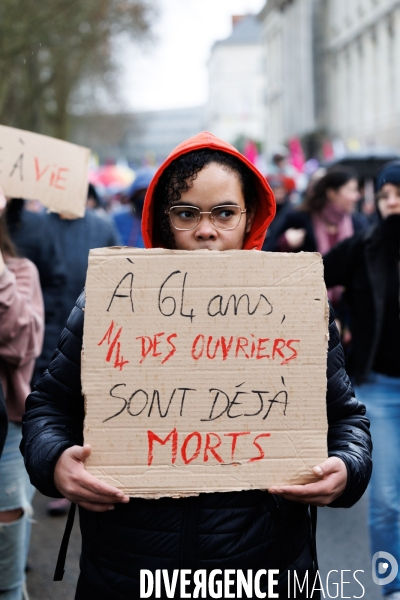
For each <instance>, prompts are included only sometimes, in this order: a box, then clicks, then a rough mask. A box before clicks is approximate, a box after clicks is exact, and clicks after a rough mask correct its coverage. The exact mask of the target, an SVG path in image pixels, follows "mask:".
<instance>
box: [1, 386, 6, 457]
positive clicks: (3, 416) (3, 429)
mask: <svg viewBox="0 0 400 600" xmlns="http://www.w3.org/2000/svg"><path fill="white" fill-rule="evenodd" d="M7 431H8V417H7V408H6V401H5V398H4V392H3V386H2V385H1V381H0V458H1V453H2V452H3V448H4V442H5V441H6V437H7Z"/></svg>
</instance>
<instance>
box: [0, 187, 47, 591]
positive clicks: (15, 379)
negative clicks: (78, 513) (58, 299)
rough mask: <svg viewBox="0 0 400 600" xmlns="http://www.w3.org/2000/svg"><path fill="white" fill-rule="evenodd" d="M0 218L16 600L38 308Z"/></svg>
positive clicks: (2, 582) (3, 533)
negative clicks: (24, 440)
mask: <svg viewBox="0 0 400 600" xmlns="http://www.w3.org/2000/svg"><path fill="white" fill-rule="evenodd" d="M1 200H2V207H1V211H2V215H1V216H0V380H1V382H2V385H3V388H4V397H5V400H6V406H7V413H8V420H9V424H8V433H7V437H6V440H5V445H4V450H3V455H2V457H1V460H0V597H1V598H4V600H21V598H22V594H23V590H24V586H25V565H26V560H27V555H28V549H29V538H30V527H31V526H30V521H29V518H30V515H31V513H32V507H31V501H32V497H33V493H34V488H33V486H32V485H31V484H30V482H29V478H28V474H27V472H26V470H25V467H24V462H23V460H22V456H21V453H20V450H19V444H20V441H21V434H22V429H21V421H22V415H23V413H24V410H25V398H26V396H27V395H28V394H29V392H30V381H31V377H32V373H33V368H34V365H35V360H36V358H37V357H38V356H39V354H40V352H41V349H42V342H43V332H44V305H43V298H42V293H41V289H40V282H39V275H38V271H37V269H36V267H35V265H34V264H33V263H32V262H31V261H29V260H27V259H26V258H18V256H17V253H16V250H15V248H14V246H13V244H12V242H11V239H10V237H9V234H8V231H7V225H6V219H5V215H4V208H5V204H6V202H5V198H4V195H3V194H1Z"/></svg>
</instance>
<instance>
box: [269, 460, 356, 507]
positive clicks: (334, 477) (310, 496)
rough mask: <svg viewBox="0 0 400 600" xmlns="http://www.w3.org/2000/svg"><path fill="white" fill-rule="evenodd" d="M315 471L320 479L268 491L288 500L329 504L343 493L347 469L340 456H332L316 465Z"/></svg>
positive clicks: (318, 504) (322, 504)
mask: <svg viewBox="0 0 400 600" xmlns="http://www.w3.org/2000/svg"><path fill="white" fill-rule="evenodd" d="M313 473H314V475H316V476H317V477H319V478H320V481H317V482H315V483H307V484H305V485H282V486H279V487H278V488H271V489H269V490H268V491H269V493H270V494H276V495H277V496H282V497H283V498H286V500H293V501H294V502H301V503H302V504H316V505H317V506H327V505H328V504H330V503H331V502H333V501H334V500H336V498H338V497H339V496H340V495H341V494H343V492H344V489H345V487H346V483H347V469H346V465H345V464H344V462H343V461H342V460H341V459H340V458H338V457H337V456H331V457H330V458H328V459H327V460H325V461H324V462H323V463H321V464H320V465H318V466H317V467H314V468H313Z"/></svg>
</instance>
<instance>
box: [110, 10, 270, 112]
mask: <svg viewBox="0 0 400 600" xmlns="http://www.w3.org/2000/svg"><path fill="white" fill-rule="evenodd" d="M264 4H265V0H158V5H159V7H160V8H159V17H158V20H157V22H156V23H155V25H154V28H153V31H154V36H155V38H156V39H155V41H154V42H153V43H147V44H146V46H145V47H144V48H143V47H141V48H138V47H137V46H134V45H133V44H126V43H124V44H123V48H121V49H120V51H119V56H120V58H119V62H120V64H121V78H120V81H121V83H122V86H121V88H122V89H121V95H122V100H123V103H124V105H125V107H126V108H127V109H128V110H130V109H131V110H158V109H163V108H181V107H186V106H199V105H201V104H204V103H205V102H206V100H207V66H206V65H207V60H208V58H209V55H210V49H211V46H212V44H213V43H214V42H215V41H216V40H220V39H224V38H226V37H228V36H229V35H230V33H231V31H232V25H231V16H232V15H233V14H246V13H257V12H259V11H260V10H261V8H262V7H263V6H264Z"/></svg>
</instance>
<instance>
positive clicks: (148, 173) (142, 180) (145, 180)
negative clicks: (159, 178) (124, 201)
mask: <svg viewBox="0 0 400 600" xmlns="http://www.w3.org/2000/svg"><path fill="white" fill-rule="evenodd" d="M155 172H156V168H155V167H142V168H140V169H138V171H137V173H136V177H135V179H134V181H133V183H132V184H131V185H130V186H129V188H128V189H127V190H126V192H125V194H126V195H127V196H128V198H133V196H134V195H135V194H136V192H138V191H139V190H147V188H148V187H149V185H150V182H151V180H152V179H153V176H154V173H155Z"/></svg>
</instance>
